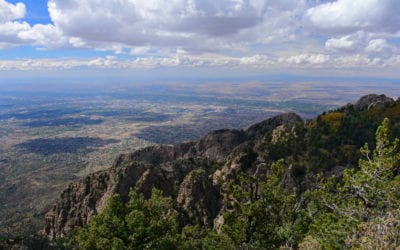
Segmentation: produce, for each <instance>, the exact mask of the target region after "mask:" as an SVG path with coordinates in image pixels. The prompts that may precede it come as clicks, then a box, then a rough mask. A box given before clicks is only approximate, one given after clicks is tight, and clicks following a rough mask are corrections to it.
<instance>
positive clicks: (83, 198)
mask: <svg viewBox="0 0 400 250" xmlns="http://www.w3.org/2000/svg"><path fill="white" fill-rule="evenodd" d="M384 117H389V118H390V119H391V121H392V123H393V124H392V125H393V126H392V127H393V131H394V134H395V135H397V136H398V135H399V132H400V130H399V128H400V102H399V101H394V100H392V99H390V98H387V97H385V96H378V95H368V96H366V97H363V98H361V99H360V100H359V101H358V102H357V103H356V104H354V105H352V104H349V105H347V106H345V107H343V108H341V109H338V110H335V111H331V112H328V113H324V114H321V115H320V116H318V117H317V118H316V119H314V120H311V121H308V122H306V123H305V122H304V121H302V119H301V118H300V117H299V116H297V115H296V114H292V113H288V114H282V115H279V116H276V117H274V118H271V119H268V120H266V121H263V122H261V123H258V124H255V125H253V126H251V127H249V128H248V129H247V130H244V131H238V130H219V131H214V132H212V133H210V134H208V135H206V136H205V137H203V138H201V139H200V140H198V141H195V142H189V143H183V144H178V145H175V146H167V145H159V146H153V147H149V148H146V149H143V150H140V151H137V152H135V153H132V154H126V155H121V156H119V157H118V158H117V159H116V160H115V163H114V165H113V166H112V167H111V168H110V169H108V170H105V171H101V172H97V173H94V174H91V175H89V176H87V177H86V178H84V179H83V180H81V181H80V182H78V183H74V184H71V185H69V187H68V188H67V189H66V190H64V192H63V193H62V194H61V196H60V198H59V200H58V201H57V202H56V204H55V206H54V207H53V209H52V210H51V211H50V212H49V213H48V215H47V217H46V228H45V230H44V231H45V234H46V235H47V237H48V238H49V239H57V238H60V237H63V236H65V235H66V234H68V233H69V232H70V231H71V230H73V229H76V228H79V227H82V226H84V225H85V224H87V223H88V221H90V218H91V217H92V216H93V215H95V214H97V213H99V212H100V211H101V210H102V209H103V208H104V207H105V204H106V202H107V200H109V198H110V197H111V196H112V195H113V194H115V193H117V194H120V196H121V199H122V201H127V200H128V194H129V191H130V190H131V189H133V190H135V191H136V192H138V193H143V194H144V196H145V197H146V198H149V197H150V195H151V190H152V189H153V188H157V189H159V190H161V191H162V192H163V195H165V196H170V197H172V198H173V199H174V204H175V206H176V209H177V210H178V211H180V213H181V214H182V216H181V218H180V221H181V223H182V224H184V225H190V224H197V225H201V226H202V227H205V228H215V229H217V230H219V229H220V228H221V227H222V225H223V223H224V219H225V218H224V213H225V212H226V211H232V209H234V208H233V207H232V204H233V203H234V197H232V196H231V195H230V194H229V185H230V183H232V182H236V183H237V182H238V180H239V176H240V175H241V173H246V174H249V175H251V176H254V177H255V178H256V179H259V180H266V179H268V177H269V176H270V175H271V171H272V169H271V166H272V165H273V163H274V162H276V161H277V160H279V159H283V161H282V162H283V165H284V166H285V167H284V173H283V180H284V182H283V185H284V187H285V188H286V189H288V190H293V191H294V192H297V193H301V192H303V191H305V190H308V189H312V188H313V187H314V185H315V175H316V174H321V175H323V176H330V175H332V174H333V175H336V176H340V175H341V174H342V172H343V169H345V168H353V167H356V166H357V160H358V159H359V153H358V149H359V148H360V147H361V146H362V145H363V143H364V142H368V143H370V145H373V143H374V131H375V130H376V128H377V126H378V125H379V124H380V123H381V121H382V120H383V118H384Z"/></svg>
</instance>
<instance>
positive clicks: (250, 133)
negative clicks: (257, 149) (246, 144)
mask: <svg viewBox="0 0 400 250" xmlns="http://www.w3.org/2000/svg"><path fill="white" fill-rule="evenodd" d="M302 122H303V120H302V119H301V117H300V116H298V115H297V114H295V113H285V114H280V115H278V116H275V117H272V118H271V119H268V120H265V121H263V122H260V123H257V124H255V125H253V126H251V127H249V128H248V129H247V131H246V137H247V138H249V139H252V140H257V139H261V138H262V137H263V136H264V135H265V133H267V132H268V131H271V130H273V129H275V128H276V127H278V126H281V125H283V124H288V125H291V124H295V123H302Z"/></svg>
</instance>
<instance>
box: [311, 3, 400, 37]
mask: <svg viewBox="0 0 400 250" xmlns="http://www.w3.org/2000/svg"><path fill="white" fill-rule="evenodd" d="M398 13H400V1H398V0H337V1H333V2H327V3H323V4H320V5H317V6H315V7H312V8H310V9H308V10H307V12H306V13H305V18H306V20H307V21H308V22H309V23H310V24H311V25H312V26H313V27H314V28H316V29H318V30H320V31H324V32H328V33H349V32H355V31H358V30H364V31H370V32H383V31H385V32H396V31H399V30H400V15H399V14H398Z"/></svg>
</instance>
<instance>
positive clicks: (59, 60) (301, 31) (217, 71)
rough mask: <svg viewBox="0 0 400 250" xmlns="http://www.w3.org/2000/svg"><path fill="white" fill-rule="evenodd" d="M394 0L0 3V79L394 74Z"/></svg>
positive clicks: (399, 57)
mask: <svg viewBox="0 0 400 250" xmlns="http://www.w3.org/2000/svg"><path fill="white" fill-rule="evenodd" d="M399 13H400V1H399V0H336V1H333V0H107V1H104V0H49V1H45V0H21V1H16V0H12V1H11V0H0V79H1V78H4V77H9V78H12V77H16V76H24V75H26V76H35V75H43V74H49V75H51V76H52V77H57V76H62V75H68V74H72V73H74V74H76V73H79V74H82V75H85V74H88V75H96V74H97V75H100V76H102V75H107V74H118V75H124V76H127V77H130V76H132V77H133V76H135V75H139V76H142V77H145V76H146V75H149V76H150V75H151V76H157V75H159V76H162V75H168V74H170V75H174V74H176V75H182V76H185V75H186V76H187V75H192V76H204V75H213V76H218V75H221V76H226V75H232V76H234V77H240V76H248V75H252V74H254V75H260V74H266V75H268V74H270V75H277V74H278V75H279V74H282V75H296V74H297V75H304V76H323V77H330V76H332V77H335V76H343V77H362V78H368V77H375V78H391V79H400V70H399V69H400V14H399Z"/></svg>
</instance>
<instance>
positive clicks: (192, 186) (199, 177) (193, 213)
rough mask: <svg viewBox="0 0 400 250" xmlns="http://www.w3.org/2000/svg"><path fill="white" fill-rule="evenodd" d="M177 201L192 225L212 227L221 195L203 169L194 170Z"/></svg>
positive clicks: (188, 176) (185, 181)
mask: <svg viewBox="0 0 400 250" xmlns="http://www.w3.org/2000/svg"><path fill="white" fill-rule="evenodd" d="M176 201H177V203H178V206H179V207H180V208H181V209H182V210H183V211H184V212H185V213H186V215H187V216H188V219H189V221H190V223H191V224H200V225H205V226H207V227H212V225H213V219H214V218H215V216H216V215H217V214H218V212H219V208H220V204H219V203H220V201H219V193H218V191H217V190H216V189H215V188H214V187H213V185H212V182H211V180H210V179H208V177H207V175H206V172H205V171H204V170H202V169H196V170H193V171H192V172H190V173H189V174H188V175H187V176H186V177H185V179H184V181H183V182H182V184H181V187H180V189H179V194H178V197H177V199H176Z"/></svg>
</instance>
